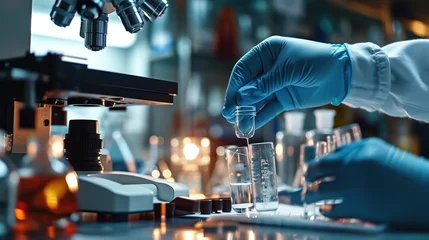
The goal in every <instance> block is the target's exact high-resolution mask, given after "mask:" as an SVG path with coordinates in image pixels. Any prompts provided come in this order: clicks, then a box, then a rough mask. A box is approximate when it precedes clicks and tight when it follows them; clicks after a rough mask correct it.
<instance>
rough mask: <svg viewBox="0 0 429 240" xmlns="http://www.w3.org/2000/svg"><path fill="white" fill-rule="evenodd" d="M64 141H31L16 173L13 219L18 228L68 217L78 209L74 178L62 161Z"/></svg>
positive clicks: (75, 180)
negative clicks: (16, 195)
mask: <svg viewBox="0 0 429 240" xmlns="http://www.w3.org/2000/svg"><path fill="white" fill-rule="evenodd" d="M63 153H64V140H63V138H62V137H60V136H52V137H51V138H50V139H49V142H47V141H46V140H45V141H43V140H42V139H38V138H31V139H30V140H29V142H28V144H27V155H26V156H25V157H24V159H23V166H22V167H21V168H20V169H19V170H18V173H19V176H20V183H19V187H18V201H17V205H16V209H15V216H16V219H17V220H18V224H19V226H22V227H23V228H24V229H33V228H39V227H43V226H49V225H52V224H55V223H56V222H57V221H58V220H60V219H62V218H69V217H70V216H71V214H73V213H75V212H76V211H77V209H78V206H77V204H78V200H77V191H78V179H77V175H76V173H75V172H74V171H73V169H72V168H71V167H70V165H68V164H67V162H65V161H61V160H59V158H61V157H62V155H63Z"/></svg>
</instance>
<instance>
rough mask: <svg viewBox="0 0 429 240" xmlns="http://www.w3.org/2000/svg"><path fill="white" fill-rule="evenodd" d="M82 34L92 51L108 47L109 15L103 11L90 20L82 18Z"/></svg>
mask: <svg viewBox="0 0 429 240" xmlns="http://www.w3.org/2000/svg"><path fill="white" fill-rule="evenodd" d="M81 21H82V22H81V25H80V36H81V37H83V38H85V47H86V48H88V49H89V50H91V51H100V50H102V49H104V48H105V47H106V38H107V24H108V22H109V17H108V16H107V14H105V13H103V14H101V15H100V17H99V18H97V19H94V20H90V19H84V18H82V20H81Z"/></svg>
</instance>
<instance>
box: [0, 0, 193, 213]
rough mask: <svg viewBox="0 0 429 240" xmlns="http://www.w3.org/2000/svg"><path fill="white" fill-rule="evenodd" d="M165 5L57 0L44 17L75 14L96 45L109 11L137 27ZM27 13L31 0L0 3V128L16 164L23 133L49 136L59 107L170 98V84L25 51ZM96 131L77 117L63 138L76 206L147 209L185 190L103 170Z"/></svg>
mask: <svg viewBox="0 0 429 240" xmlns="http://www.w3.org/2000/svg"><path fill="white" fill-rule="evenodd" d="M167 7H168V3H167V1H166V0H56V1H55V2H54V3H53V7H52V11H51V13H50V17H51V20H52V21H53V22H54V23H55V24H56V25H57V26H59V27H67V26H68V25H70V23H71V22H72V20H73V19H74V17H75V15H76V13H78V14H79V15H80V17H81V29H80V36H81V37H82V38H84V39H85V41H84V43H85V47H86V48H88V49H89V50H91V51H100V50H102V49H104V48H105V47H106V34H107V25H108V19H109V18H108V14H110V13H113V12H116V14H117V15H118V16H119V17H120V19H121V21H122V24H123V25H124V27H125V29H126V30H127V31H128V32H130V33H136V32H138V31H139V30H141V29H142V28H143V26H144V24H145V23H147V22H150V21H153V20H155V19H156V18H158V17H160V16H162V15H163V14H164V12H165V11H166V9H167ZM31 14H32V0H20V1H8V3H7V4H4V5H3V6H2V8H0V18H1V19H0V22H1V23H0V29H1V37H0V46H2V50H1V51H0V128H1V129H4V130H5V132H6V151H7V153H8V156H9V157H10V158H11V159H12V160H13V161H14V162H15V163H16V164H17V165H19V160H20V159H22V157H23V155H24V154H25V153H26V144H27V140H28V139H29V138H30V137H33V136H37V137H38V138H39V139H42V140H45V141H48V139H49V135H50V132H51V126H52V125H67V123H66V113H65V111H64V107H66V106H81V107H91V106H101V107H108V108H124V107H127V106H129V105H170V104H173V100H174V96H176V95H177V83H174V82H168V81H162V80H157V79H152V78H146V77H137V76H131V75H125V74H118V73H112V72H105V71H99V70H93V69H89V68H88V66H87V65H85V64H80V63H74V62H70V61H68V60H67V59H69V58H68V57H67V56H63V55H60V54H53V53H48V54H47V55H44V56H36V55H34V54H31V53H30V44H31ZM76 34H79V33H76ZM76 129H77V130H76ZM76 131H78V132H79V131H80V132H82V131H84V132H85V135H84V136H86V137H82V136H83V135H76ZM97 131H98V123H97V122H96V121H95V120H85V121H79V122H76V123H74V125H73V127H72V126H71V125H70V126H69V133H68V134H67V135H66V139H65V142H64V144H65V153H66V157H67V159H68V160H69V162H70V163H71V165H72V166H73V167H74V169H75V171H76V172H77V173H78V178H79V192H78V200H79V208H80V211H85V212H103V213H137V212H147V211H152V210H153V209H154V203H157V202H170V201H172V200H173V199H175V198H176V197H179V196H189V189H188V187H187V186H185V185H183V184H179V183H174V182H168V181H165V180H162V179H156V178H152V177H149V176H144V175H140V174H135V173H128V172H103V167H102V166H101V164H100V149H101V147H102V139H101V138H100V135H99V134H98V132H97Z"/></svg>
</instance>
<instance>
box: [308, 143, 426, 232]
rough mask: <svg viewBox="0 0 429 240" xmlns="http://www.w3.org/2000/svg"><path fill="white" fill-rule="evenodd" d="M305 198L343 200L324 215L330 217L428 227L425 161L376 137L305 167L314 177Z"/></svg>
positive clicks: (351, 145)
mask: <svg viewBox="0 0 429 240" xmlns="http://www.w3.org/2000/svg"><path fill="white" fill-rule="evenodd" d="M327 176H334V177H335V180H333V181H330V182H322V183H320V185H319V187H318V189H317V191H315V192H312V191H308V192H307V194H306V197H305V201H306V202H309V203H310V202H316V201H319V200H328V199H330V200H332V199H340V198H342V199H343V202H342V203H340V204H338V205H333V208H332V209H331V210H330V211H327V212H324V213H323V214H324V215H325V216H327V217H329V218H358V219H362V220H367V221H372V222H376V223H388V224H392V225H396V226H400V227H426V228H427V227H429V219H428V217H427V216H428V213H429V208H428V204H429V162H428V161H427V160H426V159H424V158H422V157H417V156H415V155H413V154H410V153H407V152H404V151H402V150H399V149H397V148H395V147H394V146H392V145H389V144H387V143H385V142H384V141H382V140H380V139H377V138H370V139H366V140H362V141H360V142H355V143H352V144H350V145H348V146H345V147H342V148H339V149H338V150H337V151H336V152H334V153H332V154H330V155H327V156H326V157H324V158H322V159H320V160H319V161H316V162H313V163H312V164H310V165H309V166H308V170H307V174H306V178H307V179H308V180H309V181H311V182H313V181H315V180H317V179H322V178H324V177H327Z"/></svg>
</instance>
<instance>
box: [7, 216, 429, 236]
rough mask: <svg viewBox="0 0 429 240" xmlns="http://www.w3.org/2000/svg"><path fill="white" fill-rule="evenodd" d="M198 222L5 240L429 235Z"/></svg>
mask: <svg viewBox="0 0 429 240" xmlns="http://www.w3.org/2000/svg"><path fill="white" fill-rule="evenodd" d="M203 223H204V221H203V220H202V219H198V218H168V219H165V220H144V221H138V222H115V223H113V222H103V223H99V222H93V223H79V224H77V225H76V227H75V228H74V230H71V231H70V230H69V231H64V230H61V231H57V230H54V229H47V230H46V231H38V232H28V233H16V234H15V235H14V236H11V237H9V238H6V239H19V240H27V239H28V240H30V239H31V240H32V239H73V240H81V239H82V240H83V239H85V240H95V239H102V240H109V239H126V240H131V239H155V240H156V239H177V240H181V239H186V240H192V239H196V240H197V239H198V240H200V239H201V240H203V239H204V240H211V239H219V240H222V239H225V240H226V239H228V240H235V239H237V240H259V239H261V240H271V239H272V240H289V239H293V240H298V239H303V240H323V239H328V240H335V239H339V240H340V239H341V240H348V239H371V240H372V239H376V240H379V239H390V240H395V239H407V240H413V239H429V232H427V233H426V232H404V231H390V230H389V231H385V232H382V233H378V234H352V233H345V232H332V231H320V230H319V231H315V230H303V229H297V228H285V227H272V226H262V225H248V224H246V225H244V224H225V225H224V226H223V227H221V225H217V226H207V225H205V226H203V227H201V225H204V224H203ZM0 239H1V238H0Z"/></svg>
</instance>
